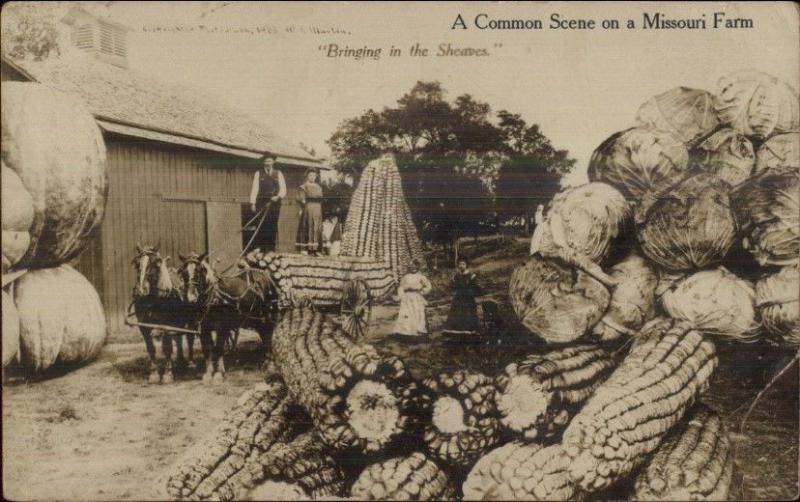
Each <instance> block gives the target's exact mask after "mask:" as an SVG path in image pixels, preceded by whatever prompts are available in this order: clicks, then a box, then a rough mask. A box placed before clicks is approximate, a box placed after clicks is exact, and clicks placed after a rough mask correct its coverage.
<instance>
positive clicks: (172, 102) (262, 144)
mask: <svg viewBox="0 0 800 502" xmlns="http://www.w3.org/2000/svg"><path fill="white" fill-rule="evenodd" d="M77 23H78V24H80V23H83V24H80V26H79V28H80V29H81V30H82V33H84V34H85V33H86V32H87V30H90V29H96V30H97V31H98V33H100V31H101V29H102V26H101V25H100V24H99V23H100V21H99V20H96V19H93V18H90V17H89V18H84V19H82V20H80V21H79V22H77ZM92 23H97V24H92ZM87 24H88V26H89V28H87ZM117 28H118V27H117ZM76 29H77V28H76ZM98 38H99V35H98V36H96V37H95V39H98ZM122 41H123V43H122V45H119V42H116V43H117V45H116V46H113V45H112V46H111V47H112V48H113V50H114V51H115V54H114V55H115V56H117V57H116V58H115V59H114V58H106V59H102V58H99V57H96V55H95V54H93V53H92V52H91V51H89V52H87V53H78V54H77V56H76V57H74V58H73V57H70V58H69V62H68V63H67V62H63V61H61V62H55V63H52V62H51V63H46V64H44V63H42V64H40V63H35V64H34V63H30V64H29V63H26V64H24V65H17V64H14V63H12V62H11V61H8V60H6V59H3V72H2V73H3V75H2V78H3V80H8V79H11V80H35V81H37V82H40V83H42V84H45V85H49V86H52V87H54V88H56V89H59V90H62V91H65V92H68V93H72V94H76V95H79V96H80V97H81V98H83V100H84V101H85V102H86V104H87V106H88V108H89V110H90V111H91V112H92V114H93V115H94V116H95V118H96V119H97V124H98V125H99V126H100V128H101V130H102V132H103V136H104V138H105V142H106V147H107V152H108V177H109V196H108V201H107V205H106V214H105V219H104V222H103V225H102V227H101V228H100V230H99V232H98V233H97V234H96V235H95V238H94V240H93V243H92V245H90V247H89V248H88V249H87V250H86V251H85V252H84V253H83V254H82V255H81V256H80V257H79V258H78V259H77V260H76V263H75V266H76V268H78V270H80V271H81V272H82V273H83V274H84V275H86V277H88V278H89V280H90V281H91V282H92V283H93V284H94V285H95V287H96V288H97V291H98V293H99V294H100V296H101V298H102V299H103V303H104V305H105V308H106V312H107V315H108V321H109V329H110V330H112V331H114V330H122V329H125V326H124V315H125V311H126V309H127V307H128V304H129V302H130V299H131V291H132V288H133V285H134V284H133V283H134V272H133V269H132V266H131V260H132V259H133V257H134V254H135V246H136V244H137V243H142V244H153V245H159V246H160V249H161V253H162V254H163V255H169V256H171V257H172V259H173V260H174V261H178V253H188V252H190V251H196V252H198V253H202V252H210V253H211V256H212V259H219V263H218V265H217V266H218V267H219V268H224V267H226V266H227V265H228V264H230V263H232V261H233V260H234V259H235V258H237V257H238V256H239V254H240V252H241V250H242V248H243V245H244V244H246V241H247V237H249V235H243V233H242V230H241V229H242V226H243V224H244V223H245V222H246V221H247V220H249V219H250V217H251V216H252V214H251V213H250V208H249V202H248V198H249V193H250V187H251V182H252V178H253V174H254V172H255V170H257V169H258V168H259V167H260V165H261V162H260V160H259V157H260V156H261V155H262V154H263V152H267V151H268V152H271V153H274V154H275V155H277V156H278V160H277V162H278V164H277V166H278V168H280V169H281V170H282V172H283V174H284V177H285V180H286V185H287V191H288V193H287V196H286V198H285V200H284V203H283V205H282V209H281V214H280V218H279V236H278V249H279V250H280V251H283V252H294V251H295V246H294V243H295V232H296V229H297V225H298V219H299V208H298V207H297V202H295V196H296V191H297V187H298V186H299V185H300V184H301V183H302V178H303V174H304V172H305V170H306V169H308V168H309V167H315V168H321V167H323V166H321V165H320V162H319V161H318V160H316V159H315V158H314V157H313V156H311V155H309V154H308V153H307V152H305V151H304V150H302V149H301V148H300V147H298V146H295V145H293V144H291V143H290V142H288V141H286V140H284V139H282V138H280V137H278V136H276V135H274V134H273V133H271V132H270V131H269V127H268V126H266V125H264V124H262V123H260V122H258V121H256V120H254V119H251V118H248V117H247V116H246V115H245V114H243V113H242V112H240V111H237V110H234V109H231V107H230V106H228V105H226V104H224V103H222V102H220V101H219V100H218V99H215V98H214V97H212V96H207V95H203V94H201V93H199V92H196V91H194V90H192V89H189V88H186V87H184V86H176V85H172V84H167V83H164V82H160V81H158V80H155V79H151V78H147V77H144V76H141V75H138V74H136V73H135V72H134V71H131V70H129V69H128V68H127V64H120V62H121V61H122V60H120V58H119V56H120V55H122V56H124V55H125V47H124V37H123V38H122ZM84 43H85V42H84ZM104 47H105V46H102V45H100V46H99V47H98V49H97V50H98V51H99V52H101V53H102V51H103V50H104ZM120 47H121V49H120Z"/></svg>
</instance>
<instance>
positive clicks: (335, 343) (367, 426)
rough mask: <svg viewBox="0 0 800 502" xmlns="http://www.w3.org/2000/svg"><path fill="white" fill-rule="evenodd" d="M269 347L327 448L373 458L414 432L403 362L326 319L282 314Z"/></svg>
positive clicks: (413, 398)
mask: <svg viewBox="0 0 800 502" xmlns="http://www.w3.org/2000/svg"><path fill="white" fill-rule="evenodd" d="M272 350H273V356H274V360H275V363H276V366H277V368H278V370H279V372H280V373H281V375H282V376H283V378H284V379H285V381H286V384H287V386H288V388H289V394H290V395H291V396H292V398H293V399H294V400H295V401H296V402H297V403H298V404H300V405H301V406H303V408H305V410H306V411H307V412H308V414H309V415H310V416H311V419H312V421H313V423H314V425H315V427H316V429H317V431H318V433H319V436H320V439H321V440H322V441H323V442H324V443H325V444H327V445H328V446H329V447H331V448H333V449H335V450H339V451H342V450H351V451H357V452H361V453H365V454H366V453H375V452H377V451H380V450H383V449H385V448H388V447H389V446H390V445H398V444H402V443H403V440H404V439H406V438H407V436H408V435H409V434H412V431H413V430H414V428H415V425H416V421H417V417H418V416H420V413H419V411H418V409H417V406H418V397H419V388H418V386H417V384H416V383H415V382H414V381H413V380H412V379H411V377H410V375H409V374H408V372H407V371H406V369H405V366H404V365H403V363H402V361H400V360H399V359H397V358H386V357H382V356H380V355H378V353H377V352H376V351H375V349H374V347H372V346H371V345H368V344H356V343H355V342H353V341H352V340H351V339H350V338H349V336H348V335H347V333H345V332H344V331H343V330H342V328H341V327H340V326H339V325H338V323H336V322H335V321H334V320H333V319H332V318H331V317H329V316H326V315H323V314H321V313H318V312H314V311H312V310H310V309H306V308H296V309H292V310H289V311H287V312H286V314H285V315H284V317H283V319H282V320H281V322H280V323H279V324H278V326H277V328H276V329H275V332H274V333H273V340H272Z"/></svg>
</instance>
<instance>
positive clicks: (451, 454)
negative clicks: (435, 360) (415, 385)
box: [423, 370, 500, 467]
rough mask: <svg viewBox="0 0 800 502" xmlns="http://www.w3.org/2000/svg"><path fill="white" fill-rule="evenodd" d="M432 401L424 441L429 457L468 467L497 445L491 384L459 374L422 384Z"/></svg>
mask: <svg viewBox="0 0 800 502" xmlns="http://www.w3.org/2000/svg"><path fill="white" fill-rule="evenodd" d="M423 385H425V387H427V388H428V389H429V390H430V392H431V394H433V395H434V396H435V397H434V400H433V402H432V404H431V414H432V418H431V420H430V422H429V423H428V424H426V425H425V431H424V436H423V439H424V441H425V445H426V448H427V451H428V454H429V455H431V456H432V457H434V458H437V459H439V460H441V461H443V462H446V463H448V464H451V465H454V466H458V467H469V466H470V465H472V464H473V463H474V462H475V461H476V460H477V459H478V458H479V457H480V456H481V455H483V454H484V453H486V452H487V451H489V450H491V449H492V448H493V447H494V446H495V445H497V444H498V442H499V441H500V421H499V416H498V413H497V403H496V401H495V397H496V396H495V394H496V392H497V388H496V387H495V385H494V381H493V380H492V379H491V378H490V377H488V376H486V375H483V374H481V373H476V372H472V371H466V370H458V371H455V372H452V373H443V374H440V375H437V376H435V377H433V378H429V379H427V380H425V382H423Z"/></svg>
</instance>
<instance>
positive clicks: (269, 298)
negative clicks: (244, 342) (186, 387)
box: [185, 256, 278, 382]
mask: <svg viewBox="0 0 800 502" xmlns="http://www.w3.org/2000/svg"><path fill="white" fill-rule="evenodd" d="M197 263H198V265H199V268H200V270H201V273H200V277H201V278H202V279H201V280H200V281H199V282H198V291H199V292H200V298H201V302H204V303H205V308H204V311H203V313H202V315H201V318H200V319H201V320H200V329H201V335H200V342H201V344H202V346H203V356H204V358H205V360H206V368H205V374H204V375H203V381H205V382H208V381H214V382H220V381H222V380H223V379H224V378H225V361H224V358H223V355H224V349H225V344H226V342H227V340H228V339H229V338H230V337H231V336H233V334H234V332H236V331H237V330H239V329H240V328H251V329H254V330H256V331H257V332H258V334H259V336H260V337H261V340H262V341H263V342H264V344H265V345H267V346H268V345H269V342H270V338H271V335H272V330H273V329H274V327H275V323H276V321H277V316H278V287H277V285H276V284H275V282H274V281H273V280H272V277H271V276H270V275H269V272H267V271H264V270H260V269H253V268H249V267H245V268H240V269H239V271H238V272H236V273H235V274H234V275H230V276H228V275H226V276H220V275H218V274H217V272H216V271H215V270H214V267H213V266H212V265H211V264H210V263H209V261H208V258H207V256H204V257H203V258H202V259H200V260H198V261H197ZM185 291H186V294H187V295H188V294H189V288H188V287H187V289H186V290H185Z"/></svg>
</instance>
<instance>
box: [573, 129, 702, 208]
mask: <svg viewBox="0 0 800 502" xmlns="http://www.w3.org/2000/svg"><path fill="white" fill-rule="evenodd" d="M688 164H689V152H688V151H687V149H686V146H685V145H684V144H683V142H681V141H680V140H679V139H678V138H676V137H675V136H672V135H671V134H669V133H664V132H659V131H653V130H649V129H644V128H640V127H636V128H632V129H628V130H626V131H621V132H618V133H616V134H613V135H612V136H610V137H609V138H608V139H606V140H605V141H604V142H603V143H602V144H600V146H599V147H597V149H596V150H595V151H594V153H593V154H592V158H591V159H590V160H589V173H588V174H589V180H590V181H602V182H604V183H608V184H609V185H612V186H613V187H615V188H617V189H618V190H619V191H620V192H622V194H623V195H625V196H626V197H630V198H632V199H634V200H639V199H641V198H642V196H643V195H644V194H645V193H647V192H649V191H654V190H660V189H662V188H666V187H668V186H670V185H672V184H674V183H675V182H676V181H678V180H679V179H680V178H681V176H682V175H683V174H684V173H685V172H686V170H687V168H688Z"/></svg>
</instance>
